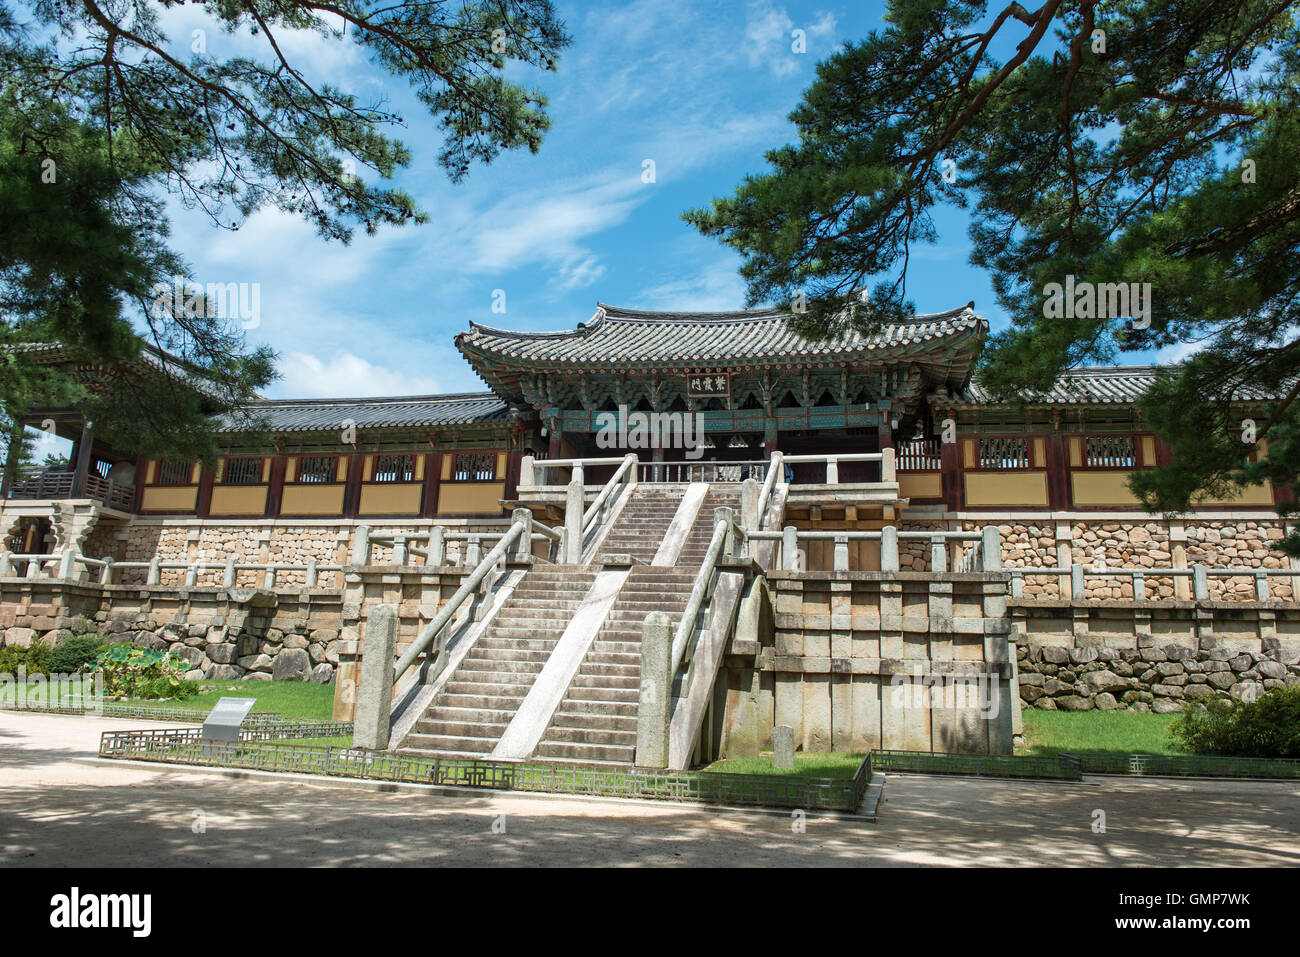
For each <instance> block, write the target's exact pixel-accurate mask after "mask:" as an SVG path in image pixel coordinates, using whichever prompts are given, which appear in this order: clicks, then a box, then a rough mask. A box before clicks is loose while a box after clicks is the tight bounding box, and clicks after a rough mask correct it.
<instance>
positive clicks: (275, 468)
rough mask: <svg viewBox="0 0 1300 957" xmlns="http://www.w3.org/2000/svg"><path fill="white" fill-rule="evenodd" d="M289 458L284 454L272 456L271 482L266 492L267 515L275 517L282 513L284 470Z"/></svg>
mask: <svg viewBox="0 0 1300 957" xmlns="http://www.w3.org/2000/svg"><path fill="white" fill-rule="evenodd" d="M288 464H289V460H288V458H287V457H286V456H284V455H273V456H271V482H270V486H271V487H270V488H269V489H267V492H266V515H267V517H268V518H275V517H276V516H277V515H279V514H280V498H281V497H282V496H283V495H284V471H285V468H286V467H287V466H288Z"/></svg>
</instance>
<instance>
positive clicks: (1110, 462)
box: [1083, 435, 1137, 469]
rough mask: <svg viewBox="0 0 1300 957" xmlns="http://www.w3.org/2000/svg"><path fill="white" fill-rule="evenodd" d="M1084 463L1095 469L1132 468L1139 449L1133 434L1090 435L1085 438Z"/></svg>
mask: <svg viewBox="0 0 1300 957" xmlns="http://www.w3.org/2000/svg"><path fill="white" fill-rule="evenodd" d="M1083 464H1084V465H1086V466H1087V467H1088V468H1093V469H1131V468H1134V467H1136V465H1137V451H1136V446H1135V444H1134V441H1133V436H1131V435H1089V436H1086V437H1085V438H1084V454H1083Z"/></svg>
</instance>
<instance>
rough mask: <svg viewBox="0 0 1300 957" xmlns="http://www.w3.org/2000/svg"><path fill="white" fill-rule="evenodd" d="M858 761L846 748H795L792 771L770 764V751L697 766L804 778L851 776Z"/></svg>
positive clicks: (859, 762)
mask: <svg viewBox="0 0 1300 957" xmlns="http://www.w3.org/2000/svg"><path fill="white" fill-rule="evenodd" d="M860 764H862V755H860V754H850V753H849V752H847V751H831V752H828V753H826V754H806V753H804V752H802V751H796V752H795V755H794V770H789V769H782V768H775V767H773V766H772V754H771V752H765V753H763V754H762V755H760V756H759V757H757V758H724V759H723V760H721V761H714V762H713V763H712V764H710V765H707V766H705V767H703V768H700V770H701V771H703V772H705V773H706V774H707V773H710V772H714V773H723V774H797V775H799V776H800V777H807V778H851V777H853V775H855V774H857V773H858V766H859V765H860Z"/></svg>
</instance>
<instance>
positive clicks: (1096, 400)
mask: <svg viewBox="0 0 1300 957" xmlns="http://www.w3.org/2000/svg"><path fill="white" fill-rule="evenodd" d="M1160 368H1162V367H1160V366H1150V365H1147V366H1080V367H1078V368H1075V369H1069V370H1067V371H1066V372H1064V373H1062V374H1061V376H1060V377H1059V378H1058V379H1057V380H1056V382H1055V383H1054V384H1053V385H1052V387H1051V388H1050V389H1048V390H1047V391H1046V392H1034V391H1025V392H1022V393H1020V396H1021V398H1022V399H1023V400H1024V401H1026V402H1033V403H1040V404H1043V405H1129V404H1132V403H1133V402H1136V401H1137V400H1138V399H1139V398H1141V397H1142V394H1143V393H1145V392H1146V390H1147V389H1148V388H1150V386H1151V384H1152V383H1153V382H1155V379H1156V372H1157V370H1158V369H1160ZM1233 398H1234V399H1236V400H1238V401H1249V400H1264V399H1271V398H1277V396H1272V395H1265V394H1264V393H1263V392H1261V391H1259V390H1241V391H1239V393H1238V394H1237V395H1234V396H1233ZM939 404H940V405H957V406H977V405H982V406H988V405H1004V404H1006V402H1005V401H1000V400H998V399H996V398H995V397H994V396H993V394H992V393H990V392H989V391H988V390H987V389H985V388H984V387H983V386H981V385H980V384H979V383H978V382H971V384H970V385H969V386H968V387H967V388H966V389H965V391H963V392H958V393H956V394H953V395H952V396H950V397H948V398H946V399H940V400H939Z"/></svg>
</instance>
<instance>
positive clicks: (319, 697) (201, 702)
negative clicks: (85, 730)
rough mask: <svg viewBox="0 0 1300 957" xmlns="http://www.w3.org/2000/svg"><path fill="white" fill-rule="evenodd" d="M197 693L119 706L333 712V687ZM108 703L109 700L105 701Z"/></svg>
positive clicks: (237, 686)
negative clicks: (234, 702)
mask: <svg viewBox="0 0 1300 957" xmlns="http://www.w3.org/2000/svg"><path fill="white" fill-rule="evenodd" d="M199 689H200V691H199V694H197V695H195V696H194V697H192V698H185V699H183V700H181V701H173V700H167V701H145V700H140V699H134V698H127V699H123V700H122V702H121V703H122V704H133V705H139V706H141V707H146V708H193V709H196V710H200V711H210V710H211V709H212V707H213V705H215V704H216V703H217V701H219V700H220V699H221V698H225V697H231V698H254V699H256V701H257V704H255V705H253V710H254V711H260V712H268V711H269V712H274V713H276V714H282V715H284V716H285V717H286V718H315V719H318V720H324V721H328V720H329V719H330V718H331V716H332V715H333V711H334V686H333V685H318V684H312V683H311V682H306V681H200V682H199ZM12 700H13V686H12V685H7V684H0V704H7V703H9V702H11V701H12ZM106 700H109V699H106Z"/></svg>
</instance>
